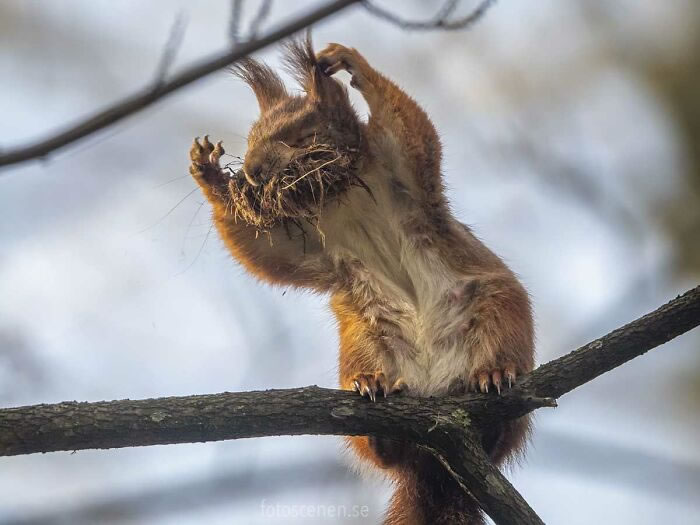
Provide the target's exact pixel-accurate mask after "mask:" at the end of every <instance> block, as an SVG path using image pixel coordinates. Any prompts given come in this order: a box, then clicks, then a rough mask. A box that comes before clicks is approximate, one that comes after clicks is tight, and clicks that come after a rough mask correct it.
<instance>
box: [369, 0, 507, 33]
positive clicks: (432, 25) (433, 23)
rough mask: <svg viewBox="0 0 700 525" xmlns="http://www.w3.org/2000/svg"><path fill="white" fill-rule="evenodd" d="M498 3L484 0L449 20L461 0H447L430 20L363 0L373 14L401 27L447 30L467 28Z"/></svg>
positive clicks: (492, 0)
mask: <svg viewBox="0 0 700 525" xmlns="http://www.w3.org/2000/svg"><path fill="white" fill-rule="evenodd" d="M495 3H496V0H482V1H481V2H480V3H479V5H478V6H477V7H476V9H474V10H473V11H471V12H470V13H469V14H468V15H466V16H463V17H460V18H457V19H455V20H448V18H449V16H450V15H451V14H452V13H453V12H454V10H455V9H456V8H457V6H458V5H459V0H456V1H455V0H447V1H446V2H445V3H444V4H443V6H442V7H441V8H440V10H439V11H438V12H437V14H436V15H435V16H434V17H432V18H431V19H430V20H407V19H405V18H401V17H399V16H397V15H395V14H394V13H392V12H391V11H387V10H386V9H383V8H381V7H379V6H377V5H376V4H374V3H373V2H371V1H370V0H363V1H362V5H363V6H364V7H365V9H367V11H369V12H370V13H372V14H373V15H375V16H377V17H379V18H381V19H383V20H386V21H387V22H391V23H392V24H394V25H397V26H399V27H400V28H401V29H413V30H423V31H425V30H430V29H446V30H456V29H466V28H468V27H470V26H472V25H474V24H475V23H476V22H478V21H479V20H480V19H481V18H482V17H483V16H484V14H486V11H488V10H489V8H490V7H491V6H492V5H493V4H495Z"/></svg>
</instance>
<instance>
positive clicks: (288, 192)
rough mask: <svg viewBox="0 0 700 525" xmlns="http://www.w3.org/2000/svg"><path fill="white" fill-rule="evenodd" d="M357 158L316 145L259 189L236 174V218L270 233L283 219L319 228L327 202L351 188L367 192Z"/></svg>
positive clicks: (353, 152)
mask: <svg viewBox="0 0 700 525" xmlns="http://www.w3.org/2000/svg"><path fill="white" fill-rule="evenodd" d="M357 157H358V154H357V151H356V150H352V149H350V148H345V149H342V148H339V147H334V146H332V145H330V144H322V143H317V142H315V141H314V143H312V144H311V145H309V146H308V147H307V148H306V149H304V150H303V151H301V152H299V153H298V154H297V155H295V157H294V158H293V159H292V161H291V162H290V163H289V165H288V166H287V167H286V168H284V170H282V171H280V172H279V173H273V174H271V176H270V178H269V179H268V180H267V181H265V182H263V183H261V184H260V185H259V186H252V185H251V184H249V183H248V181H246V179H245V177H243V176H242V174H237V175H236V176H234V177H233V178H232V179H231V181H230V182H229V190H230V198H231V207H232V209H233V214H234V216H235V217H236V218H238V217H240V218H241V219H243V220H244V221H245V222H246V223H248V224H251V225H253V226H255V227H256V228H258V230H260V231H268V230H270V229H271V228H272V227H273V226H275V225H277V224H281V223H282V222H283V221H284V219H290V220H292V221H294V220H301V219H305V220H307V221H308V222H310V223H312V224H314V225H315V226H316V227H318V226H319V218H320V217H321V213H322V210H323V206H324V203H325V202H326V201H327V200H328V199H332V198H334V197H337V196H339V195H341V194H342V193H343V192H345V191H346V190H348V189H349V188H350V187H351V186H361V187H364V188H365V189H368V188H367V186H366V185H365V184H364V182H362V181H361V180H360V178H359V177H358V175H357V169H356V168H357V166H356V158H357Z"/></svg>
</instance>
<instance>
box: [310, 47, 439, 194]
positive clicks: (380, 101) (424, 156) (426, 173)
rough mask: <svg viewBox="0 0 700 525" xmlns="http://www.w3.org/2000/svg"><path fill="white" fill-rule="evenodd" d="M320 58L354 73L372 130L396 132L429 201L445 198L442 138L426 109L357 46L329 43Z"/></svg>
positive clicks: (331, 69) (329, 69)
mask: <svg viewBox="0 0 700 525" xmlns="http://www.w3.org/2000/svg"><path fill="white" fill-rule="evenodd" d="M317 59H318V63H319V66H320V68H321V69H322V71H324V72H325V73H326V74H327V75H333V74H334V73H336V72H338V71H340V70H345V71H347V72H348V73H350V74H351V75H352V80H351V81H350V85H351V86H353V87H354V88H356V89H357V90H358V91H359V92H360V93H362V96H363V97H364V98H365V100H366V101H367V105H368V106H369V110H370V120H369V127H370V133H372V131H373V130H375V129H377V128H379V129H380V133H389V134H390V135H391V136H393V138H394V139H395V140H396V142H397V144H398V146H399V148H400V149H401V154H402V156H404V157H406V158H407V160H408V163H407V168H408V169H409V170H410V171H412V172H413V181H414V183H415V184H416V186H417V188H418V189H419V190H420V191H421V192H422V193H423V197H424V199H425V200H426V203H427V204H428V205H431V204H436V203H437V202H438V201H440V202H442V198H443V197H442V182H441V177H440V159H441V146H440V139H439V137H438V134H437V132H436V131H435V127H434V126H433V123H432V122H431V121H430V119H429V118H428V115H427V114H426V113H425V111H423V109H422V108H421V107H420V106H419V105H418V104H417V103H416V101H415V100H413V99H412V98H411V97H409V96H408V95H407V94H406V93H404V92H403V91H402V90H401V89H400V88H399V87H398V86H397V85H396V84H394V83H393V82H392V81H391V80H389V79H388V78H386V77H385V76H384V75H382V74H381V73H379V72H378V71H377V70H375V69H374V68H372V66H370V65H369V64H368V63H367V61H366V60H365V59H364V57H363V56H362V55H361V54H360V53H358V52H357V51H356V50H355V49H351V48H347V47H345V46H342V45H340V44H329V45H328V46H327V47H326V48H325V49H324V50H323V51H321V52H320V53H318V55H317Z"/></svg>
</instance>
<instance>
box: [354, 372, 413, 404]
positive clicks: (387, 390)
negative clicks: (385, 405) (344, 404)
mask: <svg viewBox="0 0 700 525" xmlns="http://www.w3.org/2000/svg"><path fill="white" fill-rule="evenodd" d="M352 384H353V389H354V390H355V392H359V393H360V395H361V396H362V397H364V396H367V397H369V398H370V399H371V400H372V401H376V400H377V393H381V394H383V395H384V397H386V396H388V395H389V394H398V393H399V392H403V391H405V390H406V389H407V387H406V383H405V382H404V380H403V379H400V378H399V379H397V380H396V381H394V382H393V383H390V382H389V380H388V379H387V377H386V376H385V375H384V374H383V373H382V372H374V373H373V374H357V375H355V377H354V378H353V380H352Z"/></svg>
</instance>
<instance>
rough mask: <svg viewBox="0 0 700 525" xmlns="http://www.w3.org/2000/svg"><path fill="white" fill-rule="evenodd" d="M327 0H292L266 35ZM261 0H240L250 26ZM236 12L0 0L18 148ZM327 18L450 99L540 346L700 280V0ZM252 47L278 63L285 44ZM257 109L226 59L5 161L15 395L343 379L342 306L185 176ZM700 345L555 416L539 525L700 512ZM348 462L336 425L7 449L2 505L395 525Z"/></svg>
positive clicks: (546, 426)
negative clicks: (285, 285) (469, 24)
mask: <svg viewBox="0 0 700 525" xmlns="http://www.w3.org/2000/svg"><path fill="white" fill-rule="evenodd" d="M320 3H321V2H319V1H313V2H312V1H298V2H293V3H292V2H281V1H277V2H273V4H272V10H271V12H270V15H269V17H268V18H267V19H266V21H265V23H264V25H263V27H262V28H261V32H264V31H266V30H267V29H269V28H270V27H273V26H275V25H277V24H280V23H282V22H284V21H285V20H288V19H289V18H290V17H293V16H295V15H296V14H298V13H300V12H304V11H307V10H309V9H311V8H313V7H314V6H317V5H320ZM379 5H382V6H383V7H385V8H387V9H390V10H392V11H394V12H396V13H397V14H399V15H401V16H404V17H407V18H415V19H423V18H429V17H430V16H431V15H432V14H434V13H435V11H436V10H437V8H438V7H439V4H438V3H437V2H419V1H407V2H389V1H384V2H380V3H379ZM475 5H476V2H474V1H473V0H464V1H463V2H462V4H461V6H460V8H459V10H458V13H466V12H468V11H469V10H470V9H471V8H473V7H474V6H475ZM259 6H260V2H259V1H254V0H249V1H248V2H246V3H245V11H244V13H243V14H244V19H243V23H242V24H241V28H242V30H243V33H244V36H245V28H246V27H249V24H250V21H251V20H252V19H253V18H254V17H255V13H256V12H257V9H258V7H259ZM230 18H231V2H230V1H228V0H218V1H216V0H210V1H202V2H189V1H185V0H181V1H180V0H178V1H174V0H158V1H151V2H136V1H133V0H128V1H127V0H122V1H119V2H114V1H108V0H93V1H91V2H82V1H79V0H73V1H68V0H54V1H52V2H40V1H38V0H4V1H3V2H1V3H0V78H1V79H2V82H1V83H0V115H2V118H0V145H1V146H2V147H10V146H13V145H19V144H23V143H25V142H27V141H31V140H32V139H34V138H37V137H39V136H43V135H44V134H46V133H48V132H50V131H52V130H55V129H58V128H59V127H61V126H63V125H65V124H66V123H70V122H73V121H75V120H77V119H79V118H81V117H83V116H85V115H88V114H90V113H92V112H93V111H95V110H96V109H101V108H103V107H104V106H106V105H107V104H109V103H110V102H112V101H114V100H116V99H118V98H120V97H122V96H124V95H126V94H128V93H130V92H132V91H134V90H136V89H139V88H142V87H144V86H147V85H149V84H150V83H151V82H152V81H153V78H154V76H155V75H156V69H157V67H158V63H159V61H160V59H161V55H162V53H163V49H164V48H165V46H166V42H167V41H168V38H169V35H170V34H171V29H172V27H173V24H174V23H178V24H180V26H181V28H182V29H183V30H184V37H183V41H182V45H181V46H180V49H179V52H178V54H177V58H176V60H175V63H174V66H173V68H174V69H175V70H176V69H177V68H178V67H181V66H183V65H185V64H187V63H189V62H191V61H193V60H196V59H198V58H201V57H204V56H206V55H209V54H210V53H212V52H217V51H221V50H224V49H225V48H226V47H227V46H230V45H231V42H230V32H229V24H230ZM176 20H178V22H175V21H176ZM313 34H314V40H315V42H316V46H317V47H319V48H320V47H321V46H323V45H325V44H326V43H327V42H329V41H338V42H341V43H343V44H346V45H349V46H353V47H356V48H358V49H359V50H360V51H361V52H362V53H363V54H364V55H365V56H366V58H367V59H368V60H369V61H370V63H372V64H373V65H374V66H376V67H377V69H379V70H380V71H382V72H384V73H386V74H387V75H388V76H390V77H391V78H393V79H395V80H396V81H397V82H398V83H399V84H400V85H401V86H402V87H403V88H404V89H405V90H406V91H407V92H408V93H410V94H411V95H412V96H414V97H415V98H416V99H417V100H418V101H419V102H420V104H421V105H422V106H423V107H424V108H425V109H426V110H427V112H428V113H429V114H430V116H431V117H432V119H433V121H434V122H435V124H436V126H437V128H438V129H439V130H440V133H441V136H442V139H443V142H444V151H445V157H444V173H445V178H446V181H447V186H448V188H449V190H448V191H449V197H450V200H451V202H452V205H453V207H454V210H455V213H456V215H457V216H458V217H459V218H460V220H462V221H463V222H465V223H467V224H470V225H471V226H472V227H473V228H474V229H475V231H476V232H477V234H478V235H479V236H480V237H481V238H482V239H483V240H484V241H485V242H486V244H487V245H489V246H490V247H491V248H493V249H494V250H495V251H496V252H497V253H499V254H500V255H501V256H502V257H504V258H505V260H506V261H507V262H508V263H509V264H510V265H511V267H512V268H513V269H514V270H515V271H516V272H517V273H518V274H519V275H520V276H521V278H522V280H523V281H524V283H525V284H526V286H527V288H528V289H529V291H530V293H531V294H532V298H533V303H534V308H535V312H536V318H537V327H538V330H537V332H538V362H539V363H542V362H546V361H548V360H550V359H552V358H555V357H557V356H559V355H562V354H564V353H566V352H568V351H570V350H572V349H574V348H576V347H578V346H579V345H582V344H584V343H586V342H588V341H589V340H591V339H594V338H595V337H598V336H600V335H602V334H604V333H606V332H608V331H610V330H612V329H614V328H616V327H617V326H619V325H621V324H623V323H625V322H628V321H630V320H632V319H634V318H636V317H638V316H640V315H642V314H644V313H646V312H648V311H650V310H652V309H654V308H656V307H657V306H659V305H661V304H662V303H665V302H666V301H668V300H669V299H671V298H672V297H675V296H676V294H678V293H680V292H682V291H684V290H686V289H688V288H691V287H693V286H695V285H697V283H698V279H699V275H700V90H699V89H698V86H699V85H700V53H698V49H700V3H698V2H696V1H695V0H673V1H671V2H658V1H656V0H616V1H615V2H610V1H608V0H585V1H583V0H580V1H574V2H561V1H559V0H538V1H537V2H533V1H530V0H508V1H505V0H504V1H501V2H498V3H497V4H496V5H495V6H494V7H493V8H492V9H491V10H490V11H489V12H488V14H487V15H486V16H485V18H484V19H483V20H481V22H480V23H479V24H477V25H476V26H475V27H473V28H472V29H470V30H468V31H457V32H441V31H434V32H408V31H404V30H401V29H399V28H396V27H394V26H392V25H389V24H387V23H386V22H384V21H382V20H379V19H377V18H375V17H373V16H371V15H370V14H368V13H367V12H366V11H365V10H364V9H362V8H361V7H354V8H350V9H348V10H346V11H344V12H343V13H342V14H340V15H339V16H335V17H334V18H332V19H330V20H328V21H325V22H323V23H321V24H318V25H317V26H316V27H315V28H314V33H313ZM257 56H258V57H259V58H262V59H264V60H266V61H269V62H270V63H271V64H272V65H273V66H277V65H278V64H279V46H272V47H270V48H268V49H267V50H266V51H265V52H264V53H260V54H259V55H257ZM346 78H347V77H346ZM354 100H355V101H356V103H357V104H356V105H357V108H358V110H359V111H360V113H362V114H365V115H366V111H367V110H366V107H365V106H364V105H363V104H362V101H361V100H359V99H358V98H357V97H354ZM256 115H257V105H256V103H255V99H254V97H253V95H252V93H251V92H250V91H249V90H248V88H247V87H246V86H245V85H243V84H242V83H241V82H239V81H237V80H235V79H234V78H233V77H232V76H231V75H230V74H228V73H226V72H220V73H217V74H214V75H211V76H209V77H207V78H205V79H203V80H201V81H200V82H197V83H196V84H194V85H192V86H190V87H188V88H186V89H182V90H181V91H178V92H177V93H176V94H175V95H174V96H171V97H169V98H167V99H166V100H163V101H162V102H161V103H159V104H157V105H155V106H152V107H151V108H149V109H147V110H146V111H143V112H141V113H138V114H137V115H135V116H133V117H131V118H129V119H128V120H126V121H124V122H123V123H121V124H119V125H117V126H115V127H112V128H109V129H108V130H106V131H104V132H101V133H99V134H98V135H96V136H93V137H91V138H89V139H88V140H85V141H82V142H80V143H79V144H77V145H75V146H73V147H70V148H67V149H65V150H62V151H61V152H59V153H58V154H55V155H51V156H50V158H48V159H46V160H43V161H34V162H28V163H25V164H22V165H18V166H15V167H11V168H9V169H7V168H6V169H5V170H3V171H1V172H0V405H1V406H5V407H7V406H18V405H26V404H34V403H40V402H46V403H51V402H58V401H63V400H84V401H97V400H104V399H121V398H132V399H136V398H143V397H158V396H172V395H187V394H197V393H213V392H219V391H224V390H228V391H237V390H249V389H265V388H285V387H294V386H301V385H309V384H318V385H321V386H327V387H333V386H336V384H337V379H336V375H337V372H336V353H337V337H336V332H335V326H334V322H333V319H332V316H331V314H330V312H329V309H328V308H327V305H326V300H325V299H324V298H319V297H314V296H311V295H306V294H302V293H297V292H294V291H288V292H287V293H285V291H284V290H281V289H272V288H270V287H268V286H265V285H261V284H259V283H257V282H255V281H254V280H253V279H251V278H249V277H248V276H247V275H245V274H244V273H243V271H242V270H241V269H240V268H239V267H238V266H237V265H236V264H235V263H234V262H233V261H232V260H231V258H230V256H229V255H228V254H227V253H226V251H225V250H224V249H223V247H222V244H221V242H220V241H219V240H218V238H217V236H216V234H215V232H212V231H211V224H210V220H209V208H208V204H206V203H204V202H203V198H202V197H201V195H200V193H199V191H196V190H195V185H194V182H193V181H192V180H191V179H190V177H189V175H188V173H187V167H188V158H187V152H188V148H189V146H190V144H191V141H192V138H193V137H194V136H195V135H203V134H205V133H209V134H210V135H211V136H212V137H214V138H216V139H223V141H224V144H225V146H226V149H227V151H228V152H229V153H232V154H237V155H243V153H244V151H245V135H246V133H247V130H248V128H249V126H250V124H251V122H253V120H254V119H255V118H256ZM699 345H700V332H698V330H695V331H694V332H691V333H689V334H686V335H684V336H681V337H679V338H678V339H676V340H674V341H672V342H671V343H669V344H667V345H665V346H663V347H661V348H658V349H655V350H653V351H651V352H650V353H649V354H647V355H645V356H643V357H640V358H638V359H636V360H634V361H632V362H630V363H628V364H626V365H624V366H622V367H620V368H618V369H616V370H614V371H612V372H611V373H608V374H606V375H604V376H603V377H601V378H599V379H596V380H595V381H593V382H591V383H589V384H587V385H585V386H583V387H581V388H579V389H578V390H576V391H574V392H572V393H570V394H568V395H566V396H565V397H564V398H562V399H561V400H560V406H559V408H557V409H556V410H546V409H544V410H540V411H539V412H538V413H537V422H536V430H535V433H534V436H533V440H532V445H531V447H530V450H529V454H528V457H527V459H526V461H525V462H524V464H523V466H522V467H520V468H517V469H515V470H514V471H513V472H512V473H510V477H511V479H512V480H513V482H514V484H515V486H516V487H517V488H518V489H519V490H520V491H521V492H522V493H523V495H524V496H525V498H526V499H527V500H528V501H529V502H530V504H531V505H532V506H533V507H534V509H535V510H536V511H537V512H538V513H539V515H540V516H541V517H542V518H543V520H544V521H545V522H547V523H555V524H556V523H566V524H569V525H575V524H588V523H618V524H625V523H634V524H635V525H644V524H649V525H651V524H658V523H674V524H690V523H700V499H699V498H698V494H700V445H699V444H698V436H700V417H698V413H699V412H698V409H699V404H700V379H699V374H698V372H700V353H699V352H698V347H699ZM349 463H350V461H349V459H348V458H347V457H345V455H344V454H343V453H342V444H341V442H340V439H339V438H334V437H314V436H309V437H280V438H265V439H255V440H241V441H231V442H221V443H209V444H196V445H195V444H193V445H176V446H159V447H147V448H135V449H123V450H108V451H87V452H78V453H74V454H70V453H51V454H45V455H31V456H20V457H10V458H0V522H1V523H12V524H20V523H22V524H28V523H32V524H49V523H70V524H74V523H97V522H109V523H156V524H166V523H183V524H185V523H227V524H230V523H243V524H256V523H267V522H274V521H278V522H283V521H287V522H293V523H328V522H331V521H332V520H329V519H321V520H313V519H298V520H293V519H290V518H287V517H286V516H284V515H271V514H270V513H269V512H265V509H266V506H267V509H268V510H269V506H271V505H272V506H277V505H281V506H284V505H299V504H302V505H320V506H323V505H325V506H341V505H345V506H348V507H350V506H351V505H363V506H366V507H367V509H368V513H369V517H368V519H367V521H368V522H369V523H376V522H378V521H379V519H380V516H381V513H382V511H383V509H384V507H385V504H386V500H387V498H388V496H389V494H390V488H389V487H388V486H387V484H386V483H385V482H383V481H382V480H380V479H373V478H369V479H367V478H361V477H359V476H357V475H355V474H354V473H353V472H352V471H351V470H350V469H348V465H349ZM273 514H274V513H273ZM278 514H279V513H278ZM347 522H348V523H351V522H358V519H349V520H347Z"/></svg>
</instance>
